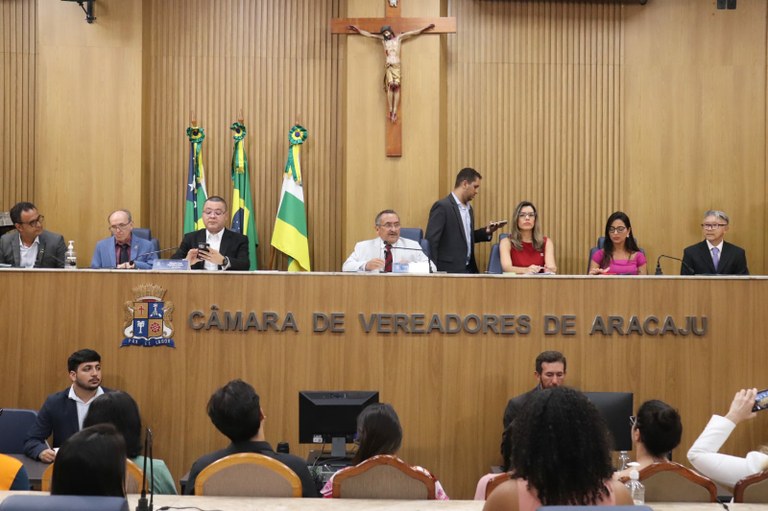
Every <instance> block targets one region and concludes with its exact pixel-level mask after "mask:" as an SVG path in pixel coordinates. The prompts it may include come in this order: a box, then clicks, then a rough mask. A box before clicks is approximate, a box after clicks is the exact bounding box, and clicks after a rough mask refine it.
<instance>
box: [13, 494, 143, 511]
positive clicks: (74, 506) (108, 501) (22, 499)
mask: <svg viewBox="0 0 768 511" xmlns="http://www.w3.org/2000/svg"><path fill="white" fill-rule="evenodd" d="M128 509H129V507H128V501H127V500H126V499H124V498H123V497H89V496H82V495H9V496H8V497H6V498H5V499H4V500H3V502H2V503H0V510H2V511H91V510H93V511H128Z"/></svg>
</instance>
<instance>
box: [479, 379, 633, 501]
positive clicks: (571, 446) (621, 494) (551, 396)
mask: <svg viewBox="0 0 768 511" xmlns="http://www.w3.org/2000/svg"><path fill="white" fill-rule="evenodd" d="M511 436H512V438H511V442H512V449H511V454H510V463H511V476H512V478H513V479H511V480H509V481H506V482H504V483H502V484H501V485H499V486H498V487H497V488H496V489H495V490H494V491H493V493H491V495H490V496H489V497H488V500H487V501H486V503H485V507H484V508H483V509H484V510H486V511H496V510H505V511H506V510H512V511H534V510H536V509H538V508H539V507H541V506H554V505H561V506H562V505H583V506H592V505H616V504H619V505H631V504H632V500H631V499H630V497H629V492H628V491H627V489H626V488H625V487H624V485H623V484H621V483H620V482H618V481H616V480H614V479H612V478H611V476H612V475H613V467H612V466H611V453H610V441H609V433H608V429H607V428H606V425H605V422H604V420H603V418H602V417H601V416H600V413H599V412H598V411H597V409H596V408H595V406H594V405H593V404H592V403H590V402H589V400H588V399H587V398H586V396H584V394H582V393H581V392H578V391H576V390H573V389H569V388H565V387H556V388H550V389H545V390H542V391H540V392H536V393H534V394H533V395H532V396H531V398H530V399H529V400H528V404H527V405H526V406H525V408H523V410H522V411H521V413H520V415H519V416H518V418H517V419H515V421H514V422H513V423H512V432H511Z"/></svg>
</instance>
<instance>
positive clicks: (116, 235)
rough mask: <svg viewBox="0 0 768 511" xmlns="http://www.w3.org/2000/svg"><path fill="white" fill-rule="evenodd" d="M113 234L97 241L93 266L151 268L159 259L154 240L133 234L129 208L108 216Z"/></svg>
mask: <svg viewBox="0 0 768 511" xmlns="http://www.w3.org/2000/svg"><path fill="white" fill-rule="evenodd" d="M107 222H109V230H110V231H111V232H112V236H111V237H109V238H105V239H103V240H101V241H99V242H98V243H96V249H95V250H94V251H93V258H92V259H91V268H118V269H126V270H130V269H133V268H138V269H140V270H149V269H151V268H152V263H153V262H154V260H155V259H157V254H153V253H152V251H153V249H154V247H153V246H152V242H151V241H149V240H145V239H143V238H139V237H138V236H133V217H131V212H130V211H128V210H127V209H118V210H117V211H114V212H112V213H111V214H110V215H109V217H108V218H107Z"/></svg>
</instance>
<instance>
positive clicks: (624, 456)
mask: <svg viewBox="0 0 768 511" xmlns="http://www.w3.org/2000/svg"><path fill="white" fill-rule="evenodd" d="M628 463H629V453H627V451H620V452H619V471H622V470H625V469H626V468H627V464H628Z"/></svg>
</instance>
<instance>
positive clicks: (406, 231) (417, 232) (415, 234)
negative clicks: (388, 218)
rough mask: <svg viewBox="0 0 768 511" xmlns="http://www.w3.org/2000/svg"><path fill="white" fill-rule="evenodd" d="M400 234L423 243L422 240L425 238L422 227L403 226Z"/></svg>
mask: <svg viewBox="0 0 768 511" xmlns="http://www.w3.org/2000/svg"><path fill="white" fill-rule="evenodd" d="M400 236H401V237H403V238H408V239H409V240H413V241H415V242H416V243H421V240H422V239H423V238H424V231H423V230H422V229H421V227H401V228H400Z"/></svg>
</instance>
